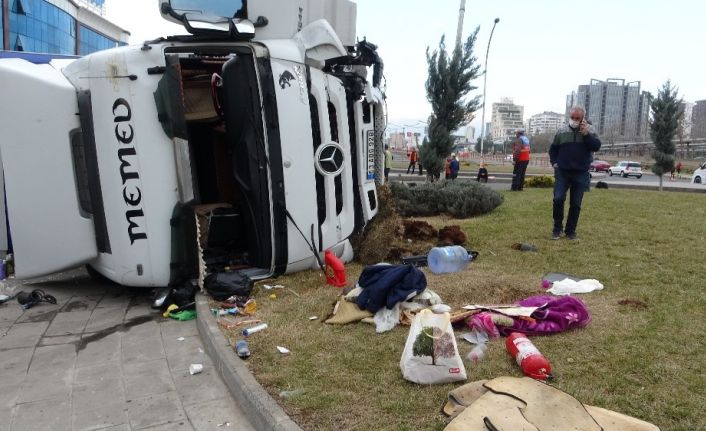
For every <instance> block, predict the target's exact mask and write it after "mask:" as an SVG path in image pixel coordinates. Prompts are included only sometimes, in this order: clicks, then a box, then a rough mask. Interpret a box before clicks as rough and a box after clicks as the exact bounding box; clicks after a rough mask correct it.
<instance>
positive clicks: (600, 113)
mask: <svg viewBox="0 0 706 431" xmlns="http://www.w3.org/2000/svg"><path fill="white" fill-rule="evenodd" d="M651 100H652V95H651V94H650V93H649V92H647V91H640V81H634V82H627V83H626V82H625V80H624V79H616V78H610V79H607V80H605V81H601V80H598V79H591V83H590V84H588V85H579V87H578V91H575V92H572V93H571V94H570V95H568V96H567V97H566V113H565V114H566V117H567V118H568V115H569V109H570V108H571V107H572V106H574V105H579V106H583V107H584V108H585V109H586V117H587V118H588V120H589V121H590V122H591V123H592V124H593V127H594V128H595V130H596V131H597V132H598V134H599V135H601V136H604V137H606V138H613V139H625V140H629V139H637V140H642V139H647V137H648V121H649V115H650V102H651Z"/></svg>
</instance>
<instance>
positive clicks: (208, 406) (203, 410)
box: [185, 397, 255, 431]
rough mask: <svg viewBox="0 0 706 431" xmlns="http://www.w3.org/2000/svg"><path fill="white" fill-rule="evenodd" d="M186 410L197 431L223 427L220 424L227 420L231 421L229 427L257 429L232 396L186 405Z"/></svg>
mask: <svg viewBox="0 0 706 431" xmlns="http://www.w3.org/2000/svg"><path fill="white" fill-rule="evenodd" d="M185 410H186V414H187V416H188V417H189V421H191V425H193V427H194V429H195V430H197V431H201V430H213V429H222V428H220V427H218V425H219V424H222V423H225V422H230V427H229V428H227V429H234V430H238V431H255V428H253V426H252V425H250V422H248V419H247V418H246V417H245V414H244V413H243V411H242V410H240V408H238V406H237V405H236V404H235V402H234V401H233V399H232V398H230V397H228V398H220V399H218V400H213V401H208V402H205V403H198V404H192V405H189V406H185Z"/></svg>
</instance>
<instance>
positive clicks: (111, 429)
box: [100, 424, 131, 431]
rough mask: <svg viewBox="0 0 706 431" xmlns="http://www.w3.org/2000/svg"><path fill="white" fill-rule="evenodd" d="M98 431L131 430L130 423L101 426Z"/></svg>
mask: <svg viewBox="0 0 706 431" xmlns="http://www.w3.org/2000/svg"><path fill="white" fill-rule="evenodd" d="M100 431H131V428H130V425H128V424H123V425H116V426H114V427H108V428H101V429H100Z"/></svg>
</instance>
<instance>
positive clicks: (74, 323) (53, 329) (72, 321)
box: [44, 311, 91, 336]
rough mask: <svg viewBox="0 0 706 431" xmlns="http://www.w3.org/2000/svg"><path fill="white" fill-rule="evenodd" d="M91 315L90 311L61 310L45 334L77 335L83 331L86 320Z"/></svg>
mask: <svg viewBox="0 0 706 431" xmlns="http://www.w3.org/2000/svg"><path fill="white" fill-rule="evenodd" d="M90 317H91V312H90V311H72V312H59V313H57V314H56V316H55V317H54V319H53V320H52V322H51V325H49V329H47V332H46V333H45V334H44V335H48V336H53V335H75V334H81V333H83V328H85V326H86V322H88V319H89V318H90Z"/></svg>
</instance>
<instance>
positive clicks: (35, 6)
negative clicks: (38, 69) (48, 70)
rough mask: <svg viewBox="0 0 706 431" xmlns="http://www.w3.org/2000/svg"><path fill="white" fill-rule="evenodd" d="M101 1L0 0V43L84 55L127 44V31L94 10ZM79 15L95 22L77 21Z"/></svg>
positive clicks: (15, 48) (13, 48)
mask: <svg viewBox="0 0 706 431" xmlns="http://www.w3.org/2000/svg"><path fill="white" fill-rule="evenodd" d="M103 3H104V1H103V0H90V1H84V2H83V3H81V6H78V5H76V4H75V3H70V2H60V1H52V0H0V42H1V43H0V46H1V47H2V48H3V49H4V50H7V51H20V52H33V53H45V54H60V55H86V54H90V53H92V52H96V51H100V50H104V49H108V48H114V47H116V46H120V45H126V40H127V34H128V33H127V32H125V31H124V30H122V29H119V28H118V27H116V26H115V25H114V24H111V23H109V22H108V21H106V20H105V19H104V18H102V17H100V15H97V14H96V13H95V12H94V10H102V8H103V6H104V4H103ZM58 5H62V7H66V8H68V9H69V10H64V9H63V8H62V7H59V6H58ZM85 7H91V9H85ZM81 16H83V17H84V19H88V20H89V21H90V22H91V23H94V24H93V25H91V24H87V23H85V22H79V21H78V19H77V17H81ZM96 23H97V24H96ZM94 25H98V28H99V29H96V28H95V27H94ZM101 27H102V28H103V29H104V30H103V31H101V30H100V28H101ZM105 29H107V30H105ZM106 33H107V34H106ZM111 34H112V35H113V36H114V37H111V36H109V35H111Z"/></svg>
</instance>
